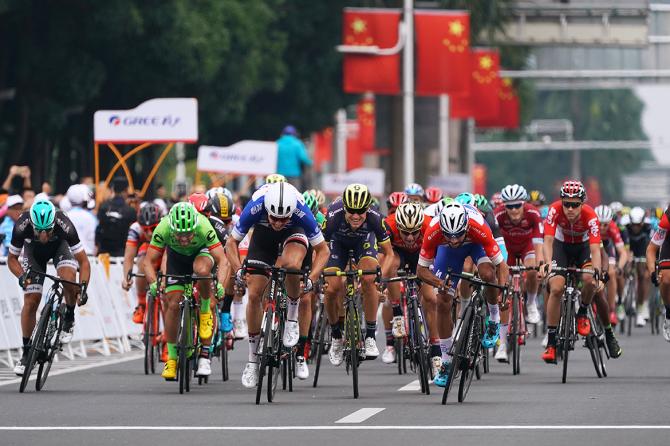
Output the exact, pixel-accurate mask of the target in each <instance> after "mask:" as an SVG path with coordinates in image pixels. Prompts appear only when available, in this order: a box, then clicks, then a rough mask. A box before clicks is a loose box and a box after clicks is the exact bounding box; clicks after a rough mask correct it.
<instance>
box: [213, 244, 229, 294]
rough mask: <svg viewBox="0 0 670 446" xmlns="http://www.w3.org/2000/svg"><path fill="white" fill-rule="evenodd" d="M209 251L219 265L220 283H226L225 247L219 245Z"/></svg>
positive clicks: (218, 276)
mask: <svg viewBox="0 0 670 446" xmlns="http://www.w3.org/2000/svg"><path fill="white" fill-rule="evenodd" d="M209 253H210V254H211V255H212V257H214V261H215V262H216V265H217V266H218V268H217V273H216V274H217V280H218V281H219V283H220V284H222V285H223V284H224V283H226V282H225V281H226V252H225V251H224V249H223V248H222V247H221V245H219V246H217V247H216V248H214V249H210V251H209Z"/></svg>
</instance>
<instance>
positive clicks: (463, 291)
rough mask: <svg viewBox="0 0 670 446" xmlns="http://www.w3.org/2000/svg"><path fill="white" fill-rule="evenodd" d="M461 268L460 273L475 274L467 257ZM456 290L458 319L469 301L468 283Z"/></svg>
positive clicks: (473, 265) (463, 283)
mask: <svg viewBox="0 0 670 446" xmlns="http://www.w3.org/2000/svg"><path fill="white" fill-rule="evenodd" d="M463 262H464V263H463V267H462V269H461V272H466V273H474V272H475V264H474V263H473V262H472V259H471V258H469V257H466V258H465V260H464V261H463ZM457 290H458V295H459V296H460V303H459V304H458V307H459V308H457V311H458V312H457V313H456V314H458V315H459V316H458V317H459V318H460V315H462V314H463V311H464V310H465V307H466V306H467V305H468V301H469V299H470V285H469V284H468V282H466V281H463V282H462V283H461V284H460V285H459V287H458V288H457Z"/></svg>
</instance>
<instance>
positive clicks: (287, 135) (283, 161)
mask: <svg viewBox="0 0 670 446" xmlns="http://www.w3.org/2000/svg"><path fill="white" fill-rule="evenodd" d="M277 149H278V150H277V173H279V174H282V175H284V176H285V177H286V179H287V180H288V182H289V183H291V184H292V185H294V186H295V187H296V188H297V189H298V190H303V189H304V184H303V180H302V177H303V172H302V167H303V165H305V166H311V165H312V160H311V159H310V158H309V155H308V154H307V148H306V147H305V144H303V142H302V141H301V140H300V139H299V138H298V131H297V130H296V129H295V127H294V126H292V125H287V126H286V127H284V130H282V133H281V136H280V137H279V139H278V140H277Z"/></svg>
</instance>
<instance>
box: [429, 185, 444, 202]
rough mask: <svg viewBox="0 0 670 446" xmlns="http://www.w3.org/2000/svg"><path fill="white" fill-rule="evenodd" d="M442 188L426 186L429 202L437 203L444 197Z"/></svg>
mask: <svg viewBox="0 0 670 446" xmlns="http://www.w3.org/2000/svg"><path fill="white" fill-rule="evenodd" d="M443 195H444V194H443V193H442V189H440V188H439V187H427V188H426V201H427V202H428V203H437V202H438V201H440V200H441V199H442V196H443Z"/></svg>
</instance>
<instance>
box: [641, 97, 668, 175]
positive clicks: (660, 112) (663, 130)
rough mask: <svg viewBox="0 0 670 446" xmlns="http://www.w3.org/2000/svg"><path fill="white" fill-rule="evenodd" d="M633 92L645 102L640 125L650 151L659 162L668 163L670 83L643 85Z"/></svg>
mask: <svg viewBox="0 0 670 446" xmlns="http://www.w3.org/2000/svg"><path fill="white" fill-rule="evenodd" d="M635 92H636V93H637V94H638V96H639V97H640V99H642V101H643V102H644V103H645V108H644V113H643V114H642V125H643V127H644V131H645V132H646V133H647V136H648V137H649V140H650V141H651V142H652V151H653V152H654V155H655V156H656V159H657V160H658V161H659V163H660V164H665V165H670V85H645V86H640V87H636V88H635Z"/></svg>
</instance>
